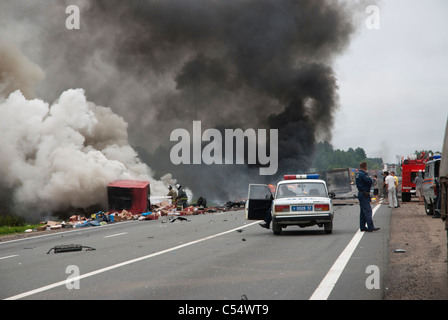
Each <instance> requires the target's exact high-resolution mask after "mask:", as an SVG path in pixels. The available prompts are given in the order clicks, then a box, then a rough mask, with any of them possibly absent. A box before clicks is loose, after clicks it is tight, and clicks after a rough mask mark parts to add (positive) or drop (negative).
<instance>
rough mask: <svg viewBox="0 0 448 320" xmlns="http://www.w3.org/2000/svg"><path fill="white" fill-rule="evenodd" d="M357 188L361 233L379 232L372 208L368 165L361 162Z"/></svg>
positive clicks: (357, 174)
mask: <svg viewBox="0 0 448 320" xmlns="http://www.w3.org/2000/svg"><path fill="white" fill-rule="evenodd" d="M355 180H356V187H357V188H358V200H359V207H360V209H361V210H360V213H359V228H360V230H361V231H367V232H372V231H377V230H380V228H375V226H374V224H373V220H372V207H371V206H370V188H371V187H372V179H371V178H370V177H369V175H368V173H367V163H366V162H361V163H360V164H359V170H358V172H356V179H355Z"/></svg>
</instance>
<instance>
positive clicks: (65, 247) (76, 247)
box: [47, 244, 96, 254]
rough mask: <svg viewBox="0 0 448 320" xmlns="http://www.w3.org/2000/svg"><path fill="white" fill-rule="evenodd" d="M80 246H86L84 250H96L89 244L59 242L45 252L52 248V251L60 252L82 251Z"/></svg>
mask: <svg viewBox="0 0 448 320" xmlns="http://www.w3.org/2000/svg"><path fill="white" fill-rule="evenodd" d="M82 248H87V250H86V251H93V250H96V249H95V248H92V247H89V246H83V245H81V244H60V245H57V246H54V247H53V248H51V249H50V250H48V252H47V254H49V253H50V252H51V250H54V253H60V252H72V251H82Z"/></svg>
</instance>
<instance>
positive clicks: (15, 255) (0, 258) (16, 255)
mask: <svg viewBox="0 0 448 320" xmlns="http://www.w3.org/2000/svg"><path fill="white" fill-rule="evenodd" d="M18 256H19V255H18V254H13V255H11V256H5V257H0V260H2V259H8V258H14V257H18Z"/></svg>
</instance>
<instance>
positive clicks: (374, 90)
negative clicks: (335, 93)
mask: <svg viewBox="0 0 448 320" xmlns="http://www.w3.org/2000/svg"><path fill="white" fill-rule="evenodd" d="M377 7H378V8H379V10H380V11H379V17H380V20H379V29H368V28H367V27H366V26H365V25H360V26H359V32H358V34H356V35H355V36H354V37H353V39H352V41H351V43H350V46H349V48H348V50H347V51H346V52H345V53H344V54H343V55H341V56H340V58H339V59H338V60H337V61H336V65H335V73H336V75H337V78H338V83H339V98H340V108H339V110H338V112H337V115H336V121H335V127H334V130H333V140H332V144H333V147H334V148H335V149H342V150H347V149H348V148H350V147H354V148H355V147H362V148H363V149H364V150H365V151H366V154H367V156H368V157H382V158H383V161H385V162H388V163H396V162H397V156H398V159H400V158H401V156H404V157H407V156H408V155H412V154H414V151H415V150H432V151H434V152H437V151H441V150H442V144H443V137H444V133H445V126H446V123H447V116H448V90H447V84H448V21H447V19H446V15H447V13H448V1H445V0H430V1H422V0H383V1H382V2H380V3H379V4H377ZM368 16H369V14H365V17H366V19H367V17H368ZM362 22H364V21H362Z"/></svg>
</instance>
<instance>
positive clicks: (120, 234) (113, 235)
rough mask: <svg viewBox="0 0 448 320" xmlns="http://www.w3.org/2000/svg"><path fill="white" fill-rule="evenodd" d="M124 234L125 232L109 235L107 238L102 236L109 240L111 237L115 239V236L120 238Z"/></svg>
mask: <svg viewBox="0 0 448 320" xmlns="http://www.w3.org/2000/svg"><path fill="white" fill-rule="evenodd" d="M124 234H127V232H121V233H115V234H111V235H108V236H104V238H111V237H116V236H122V235H124Z"/></svg>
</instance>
